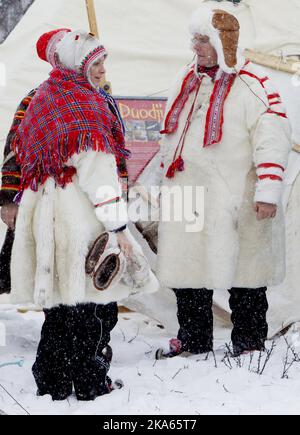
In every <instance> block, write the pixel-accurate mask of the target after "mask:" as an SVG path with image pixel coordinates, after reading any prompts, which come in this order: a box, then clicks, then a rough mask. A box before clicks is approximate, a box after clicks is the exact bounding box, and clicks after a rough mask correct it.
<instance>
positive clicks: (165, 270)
mask: <svg viewBox="0 0 300 435" xmlns="http://www.w3.org/2000/svg"><path fill="white" fill-rule="evenodd" d="M190 32H191V35H192V48H193V51H194V52H195V59H194V61H193V62H192V63H191V64H189V65H187V66H186V67H185V68H184V69H183V70H182V71H181V72H180V74H179V77H178V79H177V81H176V83H175V85H174V87H173V88H172V91H171V94H170V97H169V100H168V107H167V112H166V113H167V115H166V118H165V125H164V130H163V133H164V134H165V137H164V140H163V144H162V165H161V166H162V168H164V169H163V188H164V189H165V192H166V191H167V188H168V187H169V188H171V187H174V186H179V187H180V188H182V189H183V188H184V187H185V186H192V187H193V188H195V187H196V186H203V188H204V205H203V207H202V208H203V209H204V210H203V209H201V205H194V209H193V213H194V214H195V216H201V215H202V213H203V215H204V225H203V228H202V230H199V231H197V232H189V231H188V230H187V228H188V227H187V224H188V222H186V221H185V220H182V221H181V222H178V221H176V222H175V221H170V222H167V221H164V220H163V219H161V222H160V226H159V246H158V276H159V278H160V280H161V283H162V284H163V285H165V286H167V287H170V288H172V289H173V290H174V292H175V294H176V297H177V306H178V321H179V325H180V329H179V332H178V336H177V339H173V340H171V341H170V352H169V354H168V355H171V356H172V355H174V354H178V353H182V352H184V351H187V352H192V353H204V352H208V351H211V350H212V349H213V315H212V297H213V290H214V289H228V290H229V293H230V307H231V310H232V323H233V331H232V344H233V352H234V354H235V355H239V354H241V353H243V352H245V351H252V350H262V349H264V343H265V339H266V337H267V330H268V325H267V322H266V312H267V309H268V302H267V297H266V290H267V287H268V286H269V285H276V284H278V283H280V282H281V281H282V280H283V278H284V275H285V260H284V259H285V252H284V251H285V250H284V245H285V243H284V220H283V213H282V207H281V205H280V204H281V191H282V181H283V177H284V170H285V167H286V164H287V158H288V153H289V150H290V147H291V139H290V125H289V121H288V119H287V116H286V113H285V109H284V107H283V105H282V103H281V99H280V95H279V94H278V93H277V92H276V90H274V89H273V87H272V84H271V83H270V80H269V78H268V77H265V75H264V74H262V73H261V72H260V70H258V69H257V68H256V67H255V66H253V65H252V64H251V63H250V62H248V61H246V60H245V59H244V58H243V56H242V55H241V52H240V49H239V47H238V39H239V22H238V20H237V19H236V18H235V17H234V16H233V15H231V14H229V13H227V12H225V11H222V10H220V9H217V8H214V7H213V6H209V5H203V6H202V7H200V8H199V9H198V10H197V11H196V12H195V13H194V14H193V15H192V18H191V22H190ZM170 198H171V199H170ZM164 201H167V202H168V201H170V204H171V207H172V206H174V198H173V197H169V199H167V197H166V196H165V195H164V194H162V197H161V206H162V208H163V207H164V205H165V204H164ZM198 203H199V201H198ZM170 204H168V205H170ZM199 204H201V202H200V203H199Z"/></svg>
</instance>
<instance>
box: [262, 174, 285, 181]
mask: <svg viewBox="0 0 300 435" xmlns="http://www.w3.org/2000/svg"><path fill="white" fill-rule="evenodd" d="M258 178H259V179H260V180H264V179H265V178H270V179H271V180H277V181H282V178H281V177H279V176H278V175H273V174H265V175H260V176H259V177H258Z"/></svg>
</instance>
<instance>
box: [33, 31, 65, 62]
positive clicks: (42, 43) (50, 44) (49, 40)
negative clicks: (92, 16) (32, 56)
mask: <svg viewBox="0 0 300 435" xmlns="http://www.w3.org/2000/svg"><path fill="white" fill-rule="evenodd" d="M69 32H71V29H56V30H51V31H50V32H46V33H43V35H42V36H40V38H39V39H38V41H37V44H36V50H37V54H38V56H39V58H40V59H42V60H44V61H45V62H49V63H50V64H51V65H52V66H53V67H55V66H56V65H55V56H54V54H55V53H56V48H57V44H58V43H59V42H60V41H61V40H62V39H63V38H64V36H65V35H66V34H67V33H69Z"/></svg>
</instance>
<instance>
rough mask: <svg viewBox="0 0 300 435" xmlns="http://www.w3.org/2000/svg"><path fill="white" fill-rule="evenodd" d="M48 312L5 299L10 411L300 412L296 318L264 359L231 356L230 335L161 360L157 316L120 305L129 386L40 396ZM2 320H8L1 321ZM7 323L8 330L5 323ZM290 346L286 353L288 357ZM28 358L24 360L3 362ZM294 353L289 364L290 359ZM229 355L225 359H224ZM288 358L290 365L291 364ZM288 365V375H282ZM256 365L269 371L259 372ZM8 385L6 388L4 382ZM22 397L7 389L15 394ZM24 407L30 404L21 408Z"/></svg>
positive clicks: (118, 346)
mask: <svg viewBox="0 0 300 435" xmlns="http://www.w3.org/2000/svg"><path fill="white" fill-rule="evenodd" d="M42 322H43V315H42V313H34V312H30V313H26V314H20V313H18V312H17V311H16V309H15V308H14V307H12V306H11V305H4V304H1V305H0V345H3V344H4V343H3V341H4V336H3V333H4V332H6V334H5V338H6V345H5V346H0V384H1V385H0V412H1V410H2V411H3V412H5V413H7V414H14V415H16V414H18V415H21V414H26V412H27V413H29V414H69V415H76V414H77V415H78V414H97V415H116V414H119V415H132V414H133V415H136V414H140V415H141V414H142V415H149V414H157V415H161V414H175V415H187V414H191V415H198V414H300V403H299V393H300V362H299V361H300V360H299V358H298V359H297V358H296V357H295V355H294V354H293V350H294V352H297V351H298V352H300V334H299V332H298V331H297V325H294V327H292V328H291V329H290V330H289V332H288V333H287V334H286V336H285V337H286V339H287V340H288V342H289V343H291V345H292V346H293V349H291V350H288V345H287V343H286V341H285V339H284V338H283V337H278V338H277V339H276V340H275V341H274V342H271V341H270V342H268V343H267V347H268V349H271V348H272V346H273V344H275V345H276V347H275V348H274V350H273V352H272V354H271V357H270V359H269V360H268V361H267V364H266V366H265V367H264V364H265V361H266V358H267V354H262V355H261V359H260V362H259V361H258V360H259V355H256V354H255V355H252V356H250V355H248V356H245V357H242V358H240V359H233V358H229V357H228V358H225V360H224V355H225V352H226V348H224V346H223V345H224V341H226V340H227V339H226V336H227V337H228V336H229V333H230V331H224V332H225V334H224V337H223V338H222V339H220V338H218V339H217V340H216V343H215V348H216V351H215V357H214V355H213V354H210V355H209V356H208V358H207V357H206V356H205V355H198V356H197V355H194V356H192V357H189V358H183V357H176V358H172V359H168V360H160V361H155V359H154V351H155V349H156V348H158V347H161V346H165V345H166V344H167V341H168V338H169V336H168V335H167V333H166V332H165V330H164V329H161V327H159V326H158V325H157V322H155V321H153V320H150V319H149V318H147V317H145V316H143V315H141V314H137V313H129V314H128V313H122V314H120V315H119V323H118V324H117V326H116V327H115V329H114V330H113V333H112V341H111V344H112V347H113V350H114V356H113V362H112V367H111V369H110V376H111V377H112V378H113V379H116V378H121V379H122V380H123V381H124V387H123V389H121V390H115V391H113V392H112V393H111V394H109V395H106V396H102V397H99V398H98V399H96V400H95V401H94V402H78V401H77V400H76V398H75V396H74V397H72V396H71V397H70V398H69V400H66V401H63V402H53V401H52V400H51V397H50V396H44V397H37V396H36V395H35V392H36V386H35V383H34V379H33V377H32V374H31V366H32V364H33V361H34V357H35V352H36V348H37V343H38V340H39V333H40V328H41V325H42ZM3 325H4V326H3ZM4 329H5V330H6V331H4ZM287 352H288V358H286V355H287ZM22 359H24V364H23V366H22V367H20V366H16V365H9V366H5V367H1V365H2V364H5V363H9V362H16V361H19V360H22ZM293 359H295V361H294V363H293V364H292V365H291V366H290V368H289V364H290V363H291V361H292V360H293ZM222 360H224V361H222ZM285 366H286V367H285ZM284 367H285V368H286V369H287V376H288V377H285V378H282V376H283V372H284ZM257 371H259V372H261V371H263V373H262V374H261V375H259V374H257ZM3 387H4V388H5V390H6V391H4V388H3ZM8 393H9V394H10V395H11V396H13V398H14V399H15V400H16V401H17V402H18V404H17V403H16V402H15V401H14V400H13V399H12V397H10V396H9V394H8ZM22 407H23V408H24V409H22Z"/></svg>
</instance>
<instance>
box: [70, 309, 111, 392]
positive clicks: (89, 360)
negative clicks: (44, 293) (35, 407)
mask: <svg viewBox="0 0 300 435" xmlns="http://www.w3.org/2000/svg"><path fill="white" fill-rule="evenodd" d="M71 316H72V319H71V323H72V327H71V330H72V336H73V349H72V379H73V382H74V388H75V393H76V397H77V399H78V400H94V399H96V397H98V396H102V395H103V394H107V393H110V392H111V389H112V386H111V381H110V379H109V377H108V376H107V373H108V371H109V368H110V362H111V358H112V350H111V347H110V346H109V345H108V343H109V341H110V331H111V330H112V329H113V328H114V326H115V324H116V323H117V319H118V307H117V304H116V303H111V304H107V305H96V304H80V305H77V306H76V307H73V310H72V314H71Z"/></svg>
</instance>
